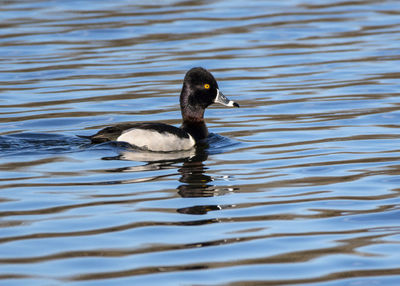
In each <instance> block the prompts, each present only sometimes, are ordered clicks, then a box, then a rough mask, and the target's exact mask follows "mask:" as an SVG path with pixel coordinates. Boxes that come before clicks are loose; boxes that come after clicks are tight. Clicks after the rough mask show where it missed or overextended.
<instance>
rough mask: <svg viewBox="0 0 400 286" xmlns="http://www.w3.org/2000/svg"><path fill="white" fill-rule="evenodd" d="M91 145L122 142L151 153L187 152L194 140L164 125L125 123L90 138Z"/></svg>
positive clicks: (185, 133) (181, 131)
mask: <svg viewBox="0 0 400 286" xmlns="http://www.w3.org/2000/svg"><path fill="white" fill-rule="evenodd" d="M90 139H91V140H92V143H102V142H107V141H123V142H127V143H129V144H131V145H134V146H136V147H139V148H143V149H146V150H152V151H174V150H188V149H190V148H192V147H193V146H194V145H195V140H194V139H193V137H192V136H191V135H190V134H188V133H187V132H186V131H184V130H182V129H181V128H178V127H175V126H172V125H168V124H165V123H125V124H118V125H114V126H110V127H106V128H104V129H102V130H100V131H99V132H98V133H96V134H95V135H93V136H91V137H90Z"/></svg>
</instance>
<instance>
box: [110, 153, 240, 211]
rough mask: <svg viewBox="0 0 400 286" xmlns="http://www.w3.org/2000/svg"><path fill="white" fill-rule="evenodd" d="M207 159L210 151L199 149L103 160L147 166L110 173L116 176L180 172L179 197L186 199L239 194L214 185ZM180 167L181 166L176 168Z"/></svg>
mask: <svg viewBox="0 0 400 286" xmlns="http://www.w3.org/2000/svg"><path fill="white" fill-rule="evenodd" d="M207 158H208V153H207V149H206V148H205V147H199V148H197V149H195V150H190V151H183V152H174V153H154V152H137V151H135V150H132V151H131V150H128V151H122V152H120V155H119V156H117V157H111V158H110V157H109V158H103V159H107V160H110V159H114V160H115V159H119V160H130V161H136V162H137V161H141V162H146V164H144V165H143V164H140V165H137V166H130V167H125V168H118V169H113V170H109V171H113V172H135V171H152V170H162V169H177V170H178V172H179V173H180V178H179V182H180V183H182V184H180V185H179V186H178V187H177V190H178V194H179V195H180V196H182V197H184V198H195V197H214V196H221V195H225V194H227V193H230V192H233V191H236V190H237V189H238V188H233V187H222V186H217V185H215V184H213V183H212V182H213V181H214V180H215V178H214V177H212V176H210V175H207V174H206V170H207V167H206V165H205V164H204V162H205V161H206V160H207ZM177 164H182V165H180V167H179V166H177ZM175 175H176V173H173V174H167V175H159V176H151V177H146V178H140V179H134V180H130V181H124V183H134V182H144V181H153V180H157V179H160V178H161V177H167V176H175ZM220 209H222V207H221V206H219V205H202V206H191V207H186V208H180V209H177V211H178V212H180V213H185V214H206V213H207V212H209V211H214V210H220Z"/></svg>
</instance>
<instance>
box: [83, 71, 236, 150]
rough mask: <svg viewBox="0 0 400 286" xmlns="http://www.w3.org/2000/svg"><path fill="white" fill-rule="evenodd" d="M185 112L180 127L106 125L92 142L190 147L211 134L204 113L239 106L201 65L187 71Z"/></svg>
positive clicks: (182, 104)
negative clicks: (214, 107) (216, 106)
mask: <svg viewBox="0 0 400 286" xmlns="http://www.w3.org/2000/svg"><path fill="white" fill-rule="evenodd" d="M179 102H180V109H181V114H182V124H181V126H180V127H176V126H173V125H169V124H165V123H160V122H140V123H121V124H117V125H114V126H109V127H106V128H104V129H102V130H100V131H99V132H97V133H96V134H94V135H92V136H86V137H85V138H87V139H90V140H91V143H93V144H98V143H103V142H107V141H118V142H126V143H128V144H130V145H131V146H133V147H136V148H139V149H142V150H146V151H152V152H177V151H184V150H190V149H192V148H194V147H195V146H196V144H198V143H199V142H202V141H204V140H205V139H206V138H207V137H208V135H209V133H208V129H207V126H206V123H205V120H204V112H205V110H206V108H207V107H208V106H210V105H211V104H213V103H219V104H221V105H223V106H228V107H239V104H238V103H236V102H235V101H232V100H229V99H228V98H227V97H226V96H225V95H224V94H223V93H222V92H221V91H220V90H219V87H218V83H217V81H216V80H215V78H214V76H213V75H212V74H211V72H209V71H208V70H206V69H205V68H202V67H194V68H191V69H190V70H189V71H187V72H186V75H185V77H184V79H183V85H182V90H181V93H180V97H179Z"/></svg>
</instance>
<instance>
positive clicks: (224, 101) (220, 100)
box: [214, 89, 239, 107]
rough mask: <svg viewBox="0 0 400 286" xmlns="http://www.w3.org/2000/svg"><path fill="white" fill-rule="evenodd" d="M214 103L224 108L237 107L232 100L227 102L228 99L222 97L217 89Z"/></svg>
mask: <svg viewBox="0 0 400 286" xmlns="http://www.w3.org/2000/svg"><path fill="white" fill-rule="evenodd" d="M214 102H215V103H219V104H222V105H225V106H231V107H239V104H237V103H236V102H234V101H233V100H229V99H228V98H226V96H225V95H223V94H222V92H220V91H219V89H217V96H216V97H215V100H214Z"/></svg>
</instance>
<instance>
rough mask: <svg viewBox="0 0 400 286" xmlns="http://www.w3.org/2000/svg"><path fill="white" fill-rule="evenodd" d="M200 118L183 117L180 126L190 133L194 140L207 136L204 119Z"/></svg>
mask: <svg viewBox="0 0 400 286" xmlns="http://www.w3.org/2000/svg"><path fill="white" fill-rule="evenodd" d="M201 119H202V120H190V119H188V118H183V122H182V126H181V128H182V129H183V130H184V131H186V132H187V133H189V134H190V135H192V137H193V138H194V140H196V141H199V140H202V139H205V138H207V136H208V129H207V126H206V123H205V122H204V119H203V118H201Z"/></svg>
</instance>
